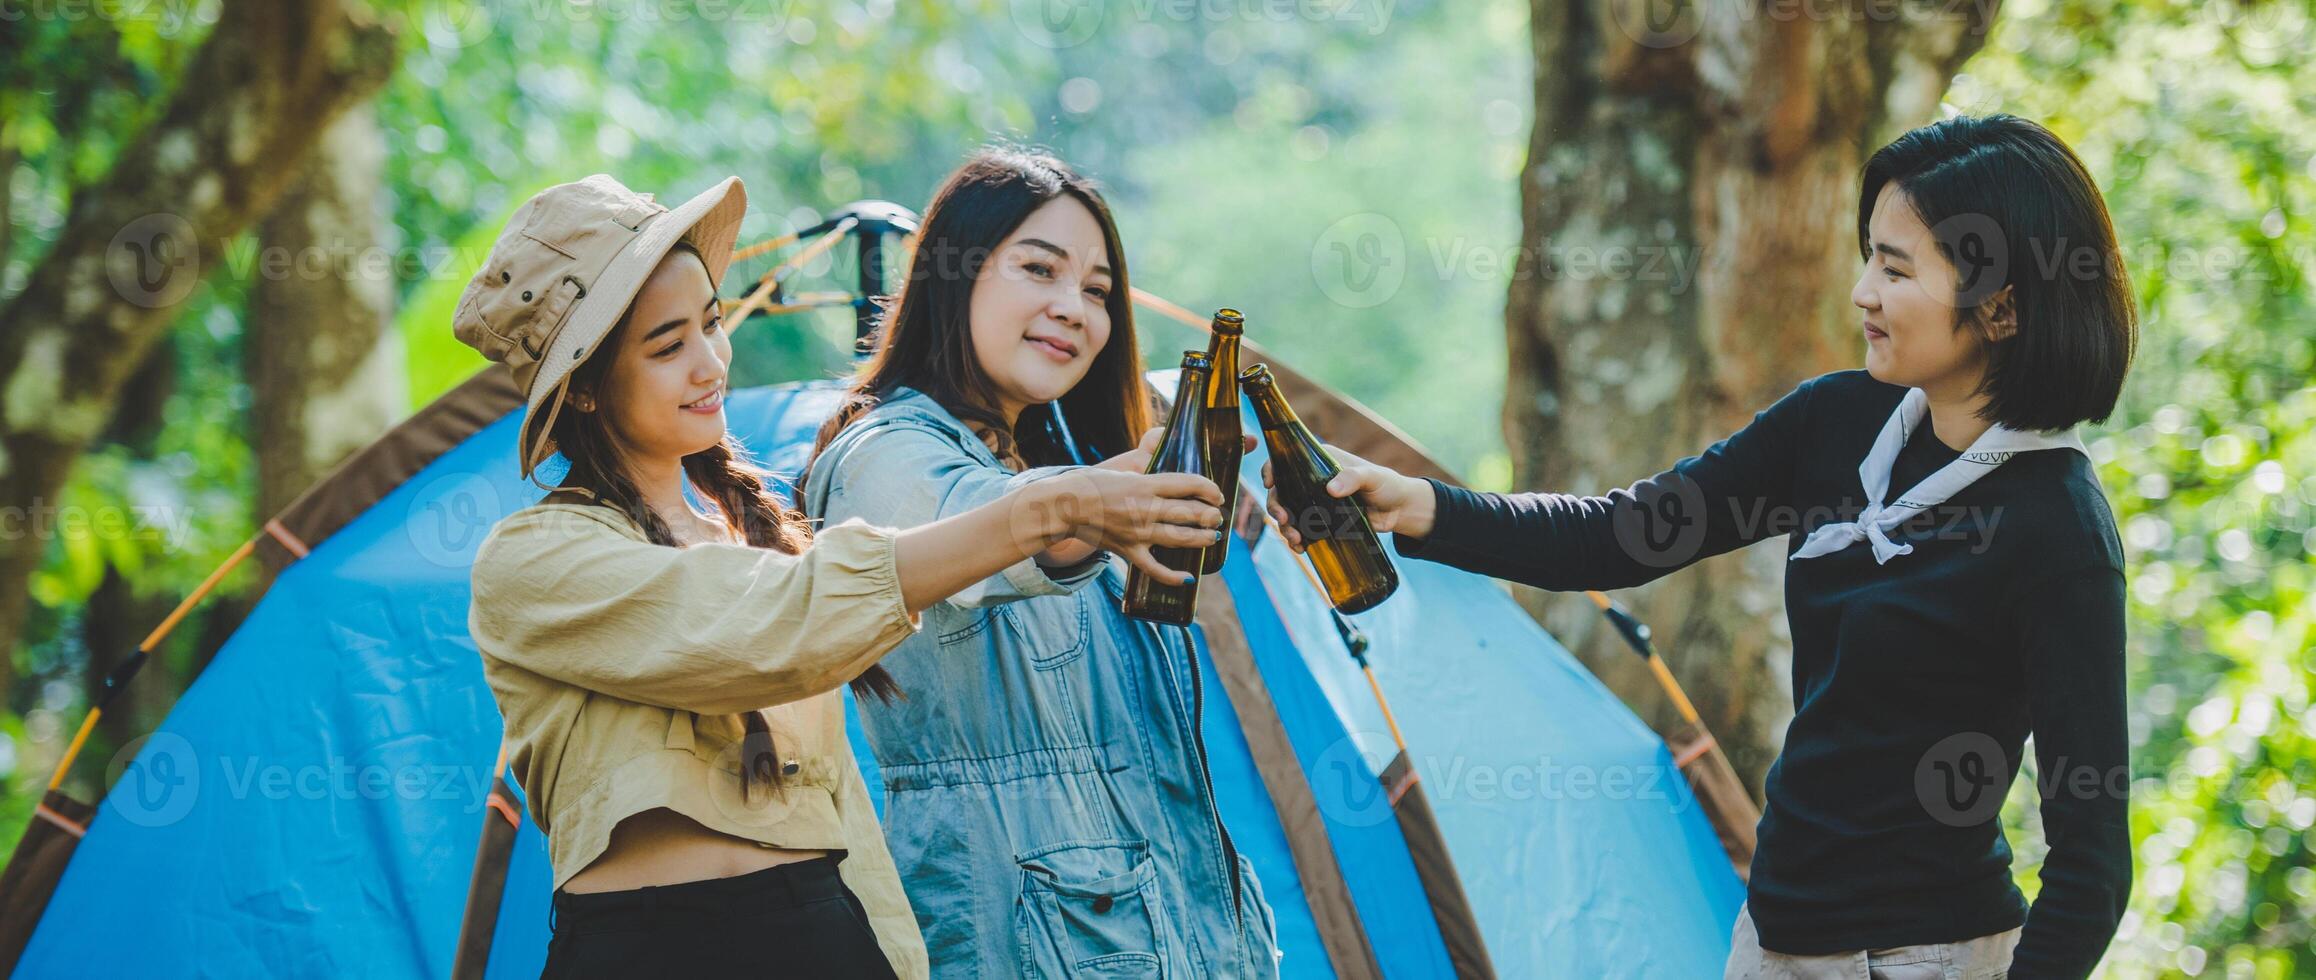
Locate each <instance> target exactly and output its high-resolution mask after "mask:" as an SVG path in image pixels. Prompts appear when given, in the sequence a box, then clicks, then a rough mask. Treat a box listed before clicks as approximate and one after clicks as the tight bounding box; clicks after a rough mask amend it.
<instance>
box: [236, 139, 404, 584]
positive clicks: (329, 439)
mask: <svg viewBox="0 0 2316 980" xmlns="http://www.w3.org/2000/svg"><path fill="white" fill-rule="evenodd" d="M385 151H386V147H385V143H384V141H383V139H382V138H381V137H380V136H379V133H378V122H377V116H376V113H375V110H373V109H372V108H370V107H368V106H364V107H361V108H358V109H355V110H353V111H350V112H348V113H346V114H345V115H344V116H342V117H340V118H339V119H338V121H337V123H335V124H334V125H332V126H331V127H330V128H329V130H328V131H327V132H326V133H324V134H323V136H322V144H321V146H320V147H318V148H316V150H315V152H314V154H313V156H311V157H309V158H307V160H306V164H305V167H304V168H303V171H302V173H301V175H300V176H299V178H298V182H297V184H296V185H294V186H293V187H292V188H291V189H290V191H289V193H287V194H284V195H283V196H282V198H281V201H280V202H279V203H277V204H275V205H274V209H273V212H272V213H271V214H269V215H267V216H266V218H265V220H264V222H262V223H261V224H260V225H259V226H258V238H259V256H260V259H259V262H260V265H259V266H258V268H259V269H260V270H261V271H260V276H259V279H258V281H257V282H256V283H255V285H254V287H253V288H252V289H251V290H250V297H249V323H248V327H247V332H246V333H245V334H244V345H243V351H244V353H243V357H242V364H243V369H244V371H245V373H246V375H247V377H248V379H249V389H250V427H251V432H250V443H251V447H252V449H253V450H254V451H255V452H256V454H257V510H256V513H257V517H258V519H259V520H261V521H262V520H265V519H267V518H269V517H271V516H273V515H274V514H276V513H279V512H280V511H281V509H282V508H284V507H287V506H289V504H290V502H291V501H293V500H295V499H297V496H298V495H299V494H301V493H304V492H305V491H306V488H308V487H311V486H313V485H314V484H315V483H316V482H318V481H320V480H321V478H322V477H324V476H326V475H328V474H329V472H330V470H332V469H334V468H336V466H337V465H338V463H339V462H340V461H341V460H343V459H345V458H346V456H347V455H349V454H351V453H353V452H354V451H355V450H357V449H360V448H362V447H363V446H366V445H369V444H370V443H371V441H373V440H375V439H377V438H378V437H379V436H380V435H382V434H384V433H385V432H386V430H387V429H390V428H393V426H394V423H395V422H396V421H398V420H400V419H401V418H402V416H403V415H404V414H406V413H405V411H404V409H405V407H406V403H407V402H408V398H409V393H408V382H407V380H406V379H405V377H404V371H403V363H402V340H401V337H400V336H399V335H397V334H395V333H394V331H393V324H392V322H391V319H392V310H393V306H394V292H395V290H394V279H393V275H394V272H393V268H392V264H391V263H389V262H386V261H385V258H386V257H387V256H388V255H390V254H391V251H392V247H393V244H394V243H393V242H392V241H391V240H390V239H391V237H392V231H391V229H392V226H391V225H389V224H387V223H386V222H385V221H384V220H382V216H381V215H380V213H379V208H380V200H379V195H380V193H381V191H382V188H383V180H384V167H385ZM277 571H279V570H278V569H274V568H270V567H269V568H266V569H264V570H263V573H262V574H263V575H264V576H265V577H266V578H268V579H270V577H271V576H272V575H273V574H274V573H275V572H277Z"/></svg>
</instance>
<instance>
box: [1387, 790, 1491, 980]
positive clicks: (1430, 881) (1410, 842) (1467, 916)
mask: <svg viewBox="0 0 2316 980" xmlns="http://www.w3.org/2000/svg"><path fill="white" fill-rule="evenodd" d="M1380 778H1381V780H1382V782H1383V785H1384V786H1385V787H1386V788H1387V789H1389V791H1390V793H1391V813H1392V815H1393V816H1394V817H1397V818H1398V820H1399V833H1400V836H1402V837H1405V838H1407V852H1408V854H1409V855H1410V856H1412V857H1414V858H1415V877H1416V879H1417V880H1418V881H1421V882H1422V883H1423V895H1424V898H1426V899H1427V900H1429V901H1430V903H1431V917H1432V919H1433V920H1435V921H1437V922H1438V923H1439V938H1440V941H1441V942H1442V943H1444V944H1446V946H1447V954H1448V964H1449V966H1451V967H1453V968H1454V969H1455V971H1456V976H1457V977H1458V978H1459V980H1495V976H1496V967H1495V964H1494V963H1493V962H1492V961H1490V960H1489V959H1488V944H1487V941H1486V940H1485V939H1482V938H1481V936H1480V920H1479V919H1478V917H1476V916H1474V915H1473V914H1472V901H1471V898H1470V897H1469V896H1467V895H1465V894H1464V879H1463V877H1462V876H1461V875H1458V874H1457V873H1456V863H1455V860H1454V859H1453V858H1451V857H1449V856H1448V849H1447V835H1446V834H1445V833H1443V832H1441V831H1440V829H1439V818H1438V817H1437V816H1434V815H1433V814H1432V811H1431V799H1430V797H1428V796H1426V795H1424V792H1423V781H1422V780H1421V779H1420V778H1418V777H1417V776H1416V773H1415V763H1413V762H1411V761H1409V759H1408V758H1407V751H1406V750H1405V749H1402V750H1400V752H1399V754H1398V755H1395V756H1392V757H1391V764H1390V765H1387V766H1384V767H1383V774H1382V776H1381V777H1380Z"/></svg>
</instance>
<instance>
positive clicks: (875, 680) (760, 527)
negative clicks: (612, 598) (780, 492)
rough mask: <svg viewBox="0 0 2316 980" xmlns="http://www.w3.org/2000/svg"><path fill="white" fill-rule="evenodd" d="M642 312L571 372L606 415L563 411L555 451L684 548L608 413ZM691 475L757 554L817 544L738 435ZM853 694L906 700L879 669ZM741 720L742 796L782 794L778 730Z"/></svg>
mask: <svg viewBox="0 0 2316 980" xmlns="http://www.w3.org/2000/svg"><path fill="white" fill-rule="evenodd" d="M674 251H680V252H685V253H689V254H690V255H692V257H694V258H698V257H699V253H698V252H697V251H695V250H693V248H692V247H691V246H690V245H689V244H679V245H677V246H676V247H675V249H674ZM634 312H635V306H634V304H633V303H630V304H629V305H628V308H627V310H626V311H625V312H623V313H621V314H620V315H619V322H618V323H617V324H616V325H614V326H613V327H612V328H611V333H610V334H609V335H608V336H607V337H605V338H604V340H603V341H602V342H601V343H598V344H596V345H595V349H596V351H597V353H598V356H595V357H590V358H588V359H586V360H584V361H581V362H580V363H579V366H578V367H577V368H575V369H573V370H572V372H571V380H570V387H569V389H568V391H569V392H571V393H578V392H586V393H588V394H589V395H590V396H591V397H593V398H594V400H595V403H596V405H597V407H598V410H597V411H593V412H563V413H560V414H558V415H557V416H556V417H555V427H554V429H553V436H554V440H555V445H556V447H557V449H558V450H559V451H560V452H561V453H562V455H563V457H564V459H566V460H568V461H569V462H570V464H571V468H570V471H569V472H568V473H567V474H566V475H565V476H564V478H563V480H562V482H563V483H564V484H565V485H570V486H577V487H579V488H581V489H584V490H586V491H588V492H590V493H593V494H594V495H595V503H597V504H600V505H602V506H605V507H610V508H613V509H615V510H618V511H620V512H621V513H623V514H625V515H627V518H628V519H629V520H632V521H634V522H635V523H636V524H637V525H638V526H640V527H641V528H642V529H643V534H644V537H645V538H646V539H648V540H650V541H651V543H653V544H658V545H665V546H667V547H671V548H673V547H680V545H679V544H678V542H677V541H676V538H675V534H674V532H673V531H671V530H670V529H669V528H668V526H667V522H666V521H664V520H662V519H661V518H660V516H659V513H658V512H657V511H654V510H652V509H651V507H649V506H648V505H646V504H645V503H644V502H643V494H642V493H641V492H640V491H638V490H637V489H636V486H635V483H634V481H632V480H630V479H628V476H627V471H626V470H625V469H624V468H622V467H621V466H620V465H619V464H620V452H619V446H618V443H617V442H615V441H613V439H612V436H611V429H610V424H609V423H608V422H606V421H605V420H604V419H605V412H603V411H602V410H601V408H602V406H605V405H608V404H609V402H610V399H611V398H613V397H616V396H617V393H616V392H613V391H608V390H606V382H607V381H608V380H609V378H610V372H611V362H612V360H613V358H614V357H615V356H616V354H611V353H603V352H606V351H611V352H616V351H618V350H619V344H620V341H621V340H622V339H624V337H625V336H626V333H627V327H628V321H629V320H630V319H632V317H633V315H634ZM683 470H684V475H685V476H686V477H689V478H690V479H691V483H692V486H693V487H695V488H697V489H698V490H699V491H700V493H701V494H702V495H704V496H705V497H707V498H708V499H709V500H712V501H714V502H715V504H716V510H717V511H718V512H719V514H720V516H721V517H722V518H723V520H724V524H725V526H727V527H729V528H731V529H732V530H733V531H734V532H737V533H738V534H739V536H740V539H741V540H743V541H746V542H747V543H748V544H750V545H752V546H754V547H758V548H770V549H772V550H774V551H778V552H781V553H783V554H790V555H793V554H797V553H800V552H802V551H803V550H804V549H805V548H806V547H809V546H810V545H811V542H812V529H811V525H810V524H809V523H808V522H807V521H806V520H805V518H804V515H803V514H801V513H798V512H797V511H795V510H794V509H791V508H789V507H786V506H784V505H783V504H782V501H781V499H780V498H779V496H777V495H776V494H774V493H773V492H772V491H771V489H770V485H771V483H772V482H773V479H774V478H773V477H772V475H771V473H770V471H768V470H765V469H764V468H762V467H761V466H758V465H757V464H756V462H755V461H754V459H753V458H751V457H750V455H749V453H748V450H747V447H745V446H743V445H741V444H740V441H739V440H738V439H737V438H735V437H734V436H733V435H732V434H731V433H730V432H726V433H724V438H723V440H722V441H721V442H718V443H717V444H715V445H713V446H710V447H708V448H706V449H703V450H700V451H699V452H696V453H693V454H691V455H689V456H685V457H684V458H683ZM852 689H853V692H854V693H856V694H861V695H871V694H873V695H876V696H877V697H878V698H879V699H881V700H884V701H888V702H889V701H891V700H893V699H895V698H897V697H899V696H900V695H901V689H900V685H899V684H898V683H897V682H895V681H894V680H893V678H892V675H891V674H888V673H886V672H885V669H884V668H883V667H876V666H872V667H870V668H869V669H868V670H867V671H866V672H864V673H862V674H861V675H860V676H859V677H857V678H854V679H853V681H852ZM740 721H741V724H742V727H743V728H744V729H745V730H746V731H747V735H746V738H745V739H744V740H743V742H742V745H741V756H742V759H743V762H742V764H741V766H740V791H741V793H743V794H746V793H748V792H750V791H751V790H752V789H753V786H754V783H755V782H756V781H757V780H763V781H764V782H765V783H766V784H768V785H770V786H772V787H773V788H775V789H777V788H779V787H780V785H781V782H782V780H781V773H780V756H779V752H778V750H777V749H775V748H774V746H773V745H772V729H771V726H770V724H769V723H767V722H766V721H765V720H764V714H763V712H760V711H747V712H742V713H741V716H740Z"/></svg>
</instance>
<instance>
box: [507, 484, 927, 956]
mask: <svg viewBox="0 0 2316 980" xmlns="http://www.w3.org/2000/svg"><path fill="white" fill-rule="evenodd" d="M893 534H894V532H893V531H892V530H890V529H888V528H881V527H873V526H870V525H867V524H864V523H861V522H858V521H854V522H848V523H845V524H840V525H837V526H834V527H830V528H827V529H825V530H823V531H822V532H821V533H820V534H819V535H817V536H816V537H815V539H814V541H813V543H812V546H811V547H809V548H807V549H805V551H804V552H803V553H801V554H796V555H790V554H784V553H781V552H778V551H774V550H771V549H766V548H755V547H748V546H744V545H738V544H722V543H709V544H696V545H692V546H690V547H684V548H676V547H669V546H665V545H659V544H653V543H652V542H651V541H650V540H649V539H648V538H646V537H645V535H644V532H643V529H642V528H641V527H639V526H637V525H636V524H635V522H633V521H632V520H630V519H628V518H627V517H626V516H625V515H623V514H621V513H619V512H618V511H616V510H614V509H612V508H609V507H605V506H600V505H595V504H580V503H560V502H543V503H540V504H537V505H534V506H531V507H528V508H525V509H523V510H521V511H518V512H516V513H514V514H512V515H510V516H508V517H507V518H506V519H505V520H502V521H500V522H499V524H498V526H496V527H494V528H493V529H492V530H491V533H490V535H489V536H488V537H487V538H485V539H484V541H483V543H482V546H481V550H480V551H479V552H478V553H477V554H476V556H475V564H474V602H473V606H472V608H471V613H470V615H469V626H470V628H471V630H472V633H473V635H474V640H475V645H476V647H477V648H478V649H480V650H481V652H482V655H483V673H484V676H485V677H486V678H487V679H488V680H489V682H490V686H491V692H492V694H493V695H494V696H496V698H497V699H498V703H499V708H500V711H501V712H502V713H504V714H505V716H506V739H507V750H508V764H509V768H510V771H511V772H512V773H513V774H514V776H515V778H516V780H517V781H519V782H520V783H521V784H522V786H523V789H524V792H525V793H526V795H528V796H529V798H530V812H531V817H532V819H534V820H535V821H537V822H538V825H539V828H540V829H541V830H543V831H546V833H547V840H548V851H549V856H550V859H551V861H552V863H553V866H554V878H555V887H557V888H561V887H562V886H563V883H564V882H565V881H567V880H569V879H570V878H571V876H572V875H574V874H577V873H578V872H579V871H580V869H582V868H585V867H586V866H587V865H588V864H589V863H590V862H592V861H594V860H595V859H596V858H597V857H598V856H600V855H601V854H602V853H603V851H604V849H605V848H606V847H607V846H608V845H609V843H610V839H611V830H612V828H613V827H615V826H617V825H618V824H619V822H620V821H621V820H623V819H625V818H626V817H628V816H631V815H634V814H637V813H641V812H643V811H646V810H651V809H655V808H659V807H665V808H667V809H670V810H673V811H675V812H677V813H680V814H683V815H684V816H686V817H689V818H691V819H693V820H695V821H698V822H699V823H700V825H702V826H704V827H707V828H708V829H710V830H714V831H717V832H720V833H724V834H729V835H731V836H734V837H739V838H743V839H747V840H752V841H756V842H758V843H760V844H763V845H765V846H767V847H778V848H798V849H811V850H829V851H842V852H844V854H845V856H844V860H843V861H842V863H841V864H840V865H839V870H840V871H841V873H842V875H843V877H844V881H845V884H846V885H847V886H849V887H850V888H851V889H852V890H853V892H854V893H856V894H857V895H859V896H860V900H861V903H862V904H863V905H864V906H865V907H866V908H867V910H868V913H869V918H870V921H871V924H872V926H873V928H874V929H875V931H876V934H877V939H878V942H879V943H880V945H881V946H882V947H883V949H884V952H885V955H886V957H887V958H888V959H890V960H891V961H892V964H893V967H894V969H895V970H896V971H897V972H898V973H899V974H900V975H901V976H902V977H904V978H908V977H923V976H925V973H926V965H925V951H924V943H923V939H922V938H921V937H920V935H919V933H918V931H917V924H916V920H915V918H914V916H913V915H912V914H911V911H910V908H909V903H908V899H907V898H906V897H905V896H904V895H903V893H902V891H901V884H900V879H899V876H898V875H897V873H896V872H895V870H894V867H893V861H892V856H891V854H890V853H889V852H888V851H887V850H886V849H885V843H884V838H883V835H882V834H881V832H880V830H879V828H878V826H877V821H876V814H875V811H874V810H873V808H872V807H871V805H870V803H869V799H868V793H867V789H866V787H865V786H864V784H863V783H862V781H861V775H860V770H859V768H858V767H857V766H856V765H855V763H854V760H853V756H852V751H851V747H850V744H849V743H848V742H847V740H846V738H845V731H844V701H843V695H842V694H841V693H840V692H839V690H838V689H839V688H840V687H841V686H842V685H843V684H844V683H845V682H847V681H849V680H851V679H852V678H854V677H856V676H859V674H860V673H861V672H862V671H864V670H866V669H867V668H868V667H869V666H870V665H871V664H873V663H875V662H876V660H877V658H878V656H879V655H881V654H883V653H884V652H886V651H887V650H890V649H892V648H893V646H894V645H895V644H897V643H899V642H901V641H902V640H904V639H907V638H908V637H910V636H912V635H914V634H915V633H916V631H917V627H918V621H917V620H916V619H915V618H914V617H912V616H911V615H910V614H909V612H908V609H907V607H906V605H905V604H904V602H903V601H902V598H901V590H900V582H899V577H898V573H897V571H896V569H895V566H894V550H893ZM760 708H761V709H767V710H765V711H764V714H765V717H766V719H767V721H768V722H769V724H770V727H771V729H772V736H773V739H774V744H775V745H776V746H777V747H778V750H779V752H780V759H781V762H782V766H783V769H784V770H785V775H784V776H783V788H782V789H781V790H779V791H767V790H766V789H765V788H763V787H762V786H759V787H758V788H757V790H756V791H755V793H753V794H752V798H744V797H743V796H742V793H741V787H740V770H739V746H740V742H741V739H742V737H743V735H744V730H743V727H742V722H741V716H740V713H741V712H746V711H752V710H757V709H760ZM766 955H767V957H771V958H774V959H768V960H767V962H774V961H776V957H777V956H778V953H777V951H773V950H767V951H766Z"/></svg>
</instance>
